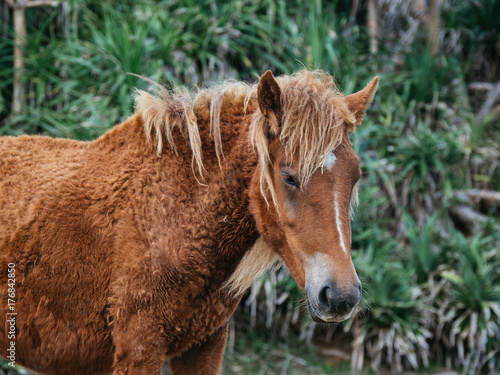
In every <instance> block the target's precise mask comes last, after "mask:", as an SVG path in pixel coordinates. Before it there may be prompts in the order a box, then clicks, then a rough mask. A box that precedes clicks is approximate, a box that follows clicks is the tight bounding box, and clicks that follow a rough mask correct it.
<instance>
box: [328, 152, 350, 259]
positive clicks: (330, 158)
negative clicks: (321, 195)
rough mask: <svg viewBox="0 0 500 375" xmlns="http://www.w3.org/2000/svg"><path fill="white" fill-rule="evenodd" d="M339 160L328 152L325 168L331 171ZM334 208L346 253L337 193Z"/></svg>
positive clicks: (343, 248) (342, 245)
mask: <svg viewBox="0 0 500 375" xmlns="http://www.w3.org/2000/svg"><path fill="white" fill-rule="evenodd" d="M336 160H337V156H336V155H335V154H334V153H333V151H332V152H330V153H329V154H328V156H327V157H326V159H325V168H326V169H328V170H329V171H330V172H331V171H332V169H333V166H334V165H335V161H336ZM333 209H334V211H335V222H336V223H337V231H338V232H339V239H340V247H342V250H343V251H344V253H346V254H347V248H346V246H345V241H344V233H343V232H342V229H343V228H342V221H341V220H340V208H339V201H338V198H337V193H335V194H334V196H333Z"/></svg>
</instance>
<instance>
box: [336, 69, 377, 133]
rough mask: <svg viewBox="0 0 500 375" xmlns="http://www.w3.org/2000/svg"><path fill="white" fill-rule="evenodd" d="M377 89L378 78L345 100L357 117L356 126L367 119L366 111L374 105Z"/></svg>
mask: <svg viewBox="0 0 500 375" xmlns="http://www.w3.org/2000/svg"><path fill="white" fill-rule="evenodd" d="M377 87H378V77H375V78H373V79H372V81H371V82H370V83H369V84H368V85H367V86H366V87H365V88H364V89H363V90H361V91H358V92H357V93H354V94H351V95H348V96H346V97H345V98H344V99H345V100H346V101H347V105H348V107H349V109H350V110H351V111H352V113H354V116H356V125H359V124H360V123H361V121H362V120H363V118H364V117H365V114H366V110H367V109H368V107H369V106H370V104H371V103H372V100H373V97H374V96H375V92H376V91H377Z"/></svg>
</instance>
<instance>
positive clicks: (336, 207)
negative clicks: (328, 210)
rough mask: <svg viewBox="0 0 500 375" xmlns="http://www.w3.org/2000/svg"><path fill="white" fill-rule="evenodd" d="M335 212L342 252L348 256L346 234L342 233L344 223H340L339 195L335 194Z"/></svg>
mask: <svg viewBox="0 0 500 375" xmlns="http://www.w3.org/2000/svg"><path fill="white" fill-rule="evenodd" d="M333 210H334V211H335V222H336V224H337V231H338V232H339V238H340V247H341V248H342V250H344V253H345V254H347V249H346V247H345V242H344V233H342V221H340V210H339V201H338V199H337V193H335V194H334V196H333Z"/></svg>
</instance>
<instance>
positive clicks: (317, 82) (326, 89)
mask: <svg viewBox="0 0 500 375" xmlns="http://www.w3.org/2000/svg"><path fill="white" fill-rule="evenodd" d="M277 82H278V84H279V86H280V89H281V106H282V111H281V113H282V114H283V117H282V119H281V122H280V124H279V131H278V134H276V135H277V136H279V140H280V142H281V144H282V145H283V147H284V149H285V154H286V157H287V160H288V161H289V162H291V160H292V157H295V158H296V159H297V160H298V163H299V164H298V179H299V182H300V185H301V186H305V185H306V184H307V182H308V181H309V179H310V178H311V176H312V174H313V173H314V172H315V171H316V170H317V169H318V168H320V167H322V166H323V165H324V163H325V159H326V157H327V156H328V154H329V153H330V152H332V151H333V150H334V149H335V148H336V147H337V146H338V145H339V144H340V143H341V142H342V137H343V134H344V132H345V131H348V132H351V131H354V128H355V122H356V119H355V116H354V114H353V113H352V112H351V111H350V110H349V108H348V107H347V104H346V103H345V101H344V100H343V95H342V94H341V93H340V92H339V90H338V89H337V86H336V85H335V82H334V80H333V78H332V77H331V76H330V75H328V74H326V73H324V72H322V71H309V70H303V71H300V72H298V73H296V74H294V75H291V76H282V77H279V78H277ZM277 121H278V119H276V118H274V117H272V116H271V118H267V117H265V116H264V114H263V113H261V111H259V110H258V111H256V112H255V114H254V117H253V120H252V127H251V140H252V143H253V145H254V147H255V148H256V150H257V153H258V154H259V159H260V167H261V169H260V173H261V176H260V181H261V190H262V194H263V195H264V197H266V191H268V192H269V193H270V195H271V198H272V200H273V202H274V204H275V205H276V204H277V200H276V192H275V189H274V186H273V180H272V176H271V170H270V164H271V161H270V157H269V145H268V136H267V134H268V131H269V129H271V131H272V129H275V128H277V124H276V122H277Z"/></svg>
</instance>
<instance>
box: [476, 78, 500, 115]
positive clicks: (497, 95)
mask: <svg viewBox="0 0 500 375" xmlns="http://www.w3.org/2000/svg"><path fill="white" fill-rule="evenodd" d="M499 99H500V83H497V84H496V85H495V87H494V88H493V89H491V90H490V91H489V92H488V95H487V96H486V100H485V102H484V104H483V106H482V107H481V109H480V110H479V112H478V114H477V115H476V122H477V123H478V124H479V123H481V122H482V121H483V120H484V118H485V117H486V116H488V114H489V113H490V112H491V109H492V108H493V106H494V105H495V104H496V102H497V101H498V100H499Z"/></svg>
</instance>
